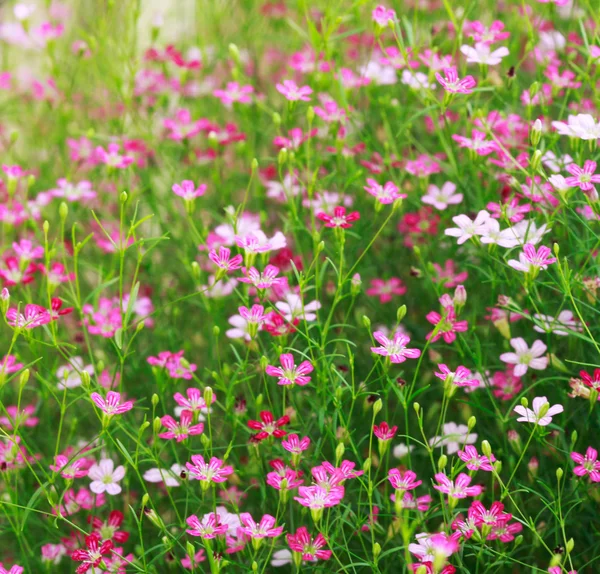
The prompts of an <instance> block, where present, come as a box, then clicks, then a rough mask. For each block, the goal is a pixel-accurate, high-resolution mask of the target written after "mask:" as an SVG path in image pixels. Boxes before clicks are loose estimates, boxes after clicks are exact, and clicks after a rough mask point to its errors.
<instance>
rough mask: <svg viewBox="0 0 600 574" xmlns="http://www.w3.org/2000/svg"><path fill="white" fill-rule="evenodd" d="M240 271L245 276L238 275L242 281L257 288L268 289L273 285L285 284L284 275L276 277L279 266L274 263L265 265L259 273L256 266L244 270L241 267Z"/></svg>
mask: <svg viewBox="0 0 600 574" xmlns="http://www.w3.org/2000/svg"><path fill="white" fill-rule="evenodd" d="M242 272H243V273H244V274H245V275H246V277H240V279H239V280H240V281H241V282H242V283H250V284H251V285H254V287H256V288H257V289H270V288H271V287H273V286H274V285H282V284H285V281H286V278H285V277H277V275H278V274H279V267H275V265H267V266H266V267H265V268H264V270H263V272H262V273H261V272H260V271H259V270H258V269H256V267H250V269H248V270H246V269H245V268H244V269H242Z"/></svg>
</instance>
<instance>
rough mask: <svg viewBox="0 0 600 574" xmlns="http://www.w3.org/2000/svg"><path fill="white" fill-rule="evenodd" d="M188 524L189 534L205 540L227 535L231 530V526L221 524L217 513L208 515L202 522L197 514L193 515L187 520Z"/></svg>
mask: <svg viewBox="0 0 600 574" xmlns="http://www.w3.org/2000/svg"><path fill="white" fill-rule="evenodd" d="M186 522H187V524H188V526H189V527H190V528H189V529H188V530H186V532H187V533H188V534H191V535H192V536H199V537H200V538H204V539H205V540H210V539H211V538H216V537H217V536H221V535H223V534H226V533H227V530H229V525H227V524H221V519H220V517H219V515H218V514H216V513H211V514H206V515H205V516H204V517H203V518H202V521H200V519H199V518H198V517H197V516H196V515H195V514H192V515H191V516H189V517H188V518H186Z"/></svg>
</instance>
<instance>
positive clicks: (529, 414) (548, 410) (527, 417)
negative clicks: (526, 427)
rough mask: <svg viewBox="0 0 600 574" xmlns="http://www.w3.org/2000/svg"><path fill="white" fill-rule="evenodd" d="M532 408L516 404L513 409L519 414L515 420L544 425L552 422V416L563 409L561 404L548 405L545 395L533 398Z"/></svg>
mask: <svg viewBox="0 0 600 574" xmlns="http://www.w3.org/2000/svg"><path fill="white" fill-rule="evenodd" d="M532 406H533V410H531V409H529V408H527V407H524V406H523V405H518V406H516V407H515V408H514V409H513V410H514V411H515V412H516V413H517V414H519V415H521V416H520V417H519V418H518V419H517V421H518V422H520V423H533V424H536V425H539V426H541V427H545V426H547V425H549V424H550V423H551V422H552V417H553V416H554V415H557V414H559V413H562V412H563V411H564V408H563V406H562V405H553V406H550V403H549V402H548V399H547V398H546V397H535V399H533V405H532Z"/></svg>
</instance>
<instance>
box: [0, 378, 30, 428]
mask: <svg viewBox="0 0 600 574" xmlns="http://www.w3.org/2000/svg"><path fill="white" fill-rule="evenodd" d="M0 371H1V368H0ZM34 413H35V406H34V405H27V406H25V407H22V408H21V409H20V410H19V408H18V407H17V406H16V405H10V406H7V407H6V414H7V415H8V416H4V415H2V416H0V425H2V426H3V427H6V428H7V429H15V428H19V427H34V426H37V424H38V423H39V422H40V419H39V418H37V417H34V416H31V415H33V414H34Z"/></svg>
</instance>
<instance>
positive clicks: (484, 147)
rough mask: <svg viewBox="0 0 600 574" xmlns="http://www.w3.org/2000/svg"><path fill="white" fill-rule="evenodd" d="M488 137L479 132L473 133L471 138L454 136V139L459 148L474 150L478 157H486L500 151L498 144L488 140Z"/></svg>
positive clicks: (474, 131)
mask: <svg viewBox="0 0 600 574" xmlns="http://www.w3.org/2000/svg"><path fill="white" fill-rule="evenodd" d="M486 138H487V135H486V134H485V133H484V132H480V131H478V130H472V131H471V137H470V138H468V137H466V136H461V135H459V134H453V135H452V139H453V140H454V141H455V142H457V143H458V145H459V147H462V148H467V149H472V150H473V151H474V152H475V153H476V154H477V155H480V156H486V155H490V154H491V153H493V152H495V151H499V147H498V144H497V143H496V142H495V141H493V140H488V139H486Z"/></svg>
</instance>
